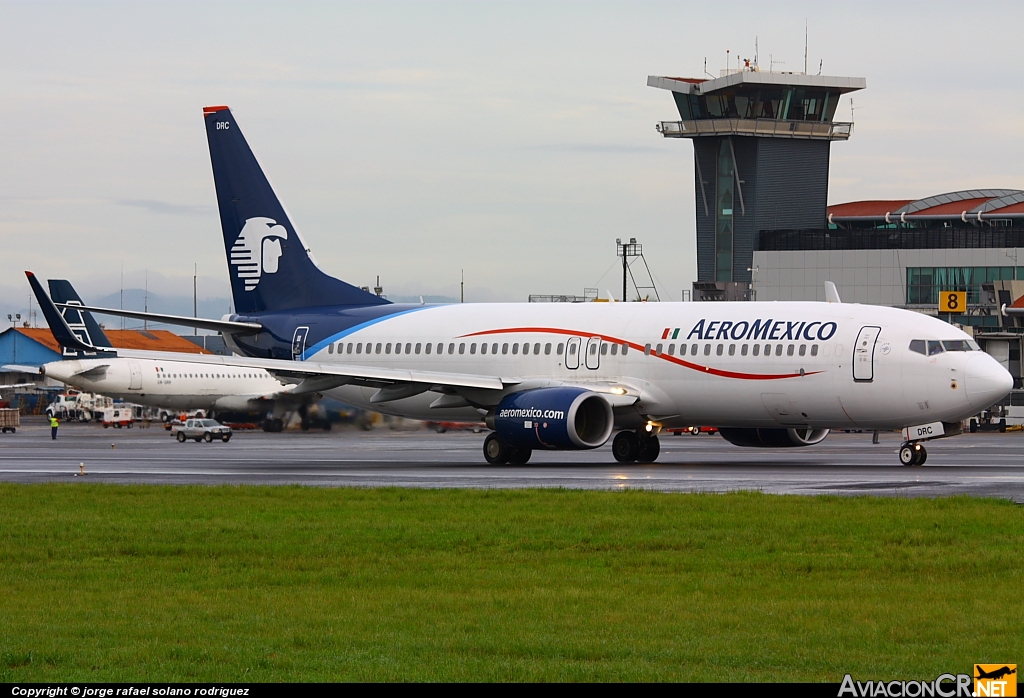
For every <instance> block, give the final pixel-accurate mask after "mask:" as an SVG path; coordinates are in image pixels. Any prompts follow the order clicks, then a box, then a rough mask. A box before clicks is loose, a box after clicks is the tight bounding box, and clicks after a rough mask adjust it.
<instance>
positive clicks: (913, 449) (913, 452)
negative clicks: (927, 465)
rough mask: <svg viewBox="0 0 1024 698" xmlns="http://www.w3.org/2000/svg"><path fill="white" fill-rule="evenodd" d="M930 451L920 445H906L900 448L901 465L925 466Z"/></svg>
mask: <svg viewBox="0 0 1024 698" xmlns="http://www.w3.org/2000/svg"><path fill="white" fill-rule="evenodd" d="M926 460H928V451H926V450H925V448H924V446H922V445H921V444H919V443H905V444H903V445H902V446H900V463H902V464H903V465H909V466H914V465H924V462H925V461H926Z"/></svg>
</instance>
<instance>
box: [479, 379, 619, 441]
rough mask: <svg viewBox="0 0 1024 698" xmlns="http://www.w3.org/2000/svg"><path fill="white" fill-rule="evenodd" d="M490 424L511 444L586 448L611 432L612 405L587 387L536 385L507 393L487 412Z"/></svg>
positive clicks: (612, 419) (613, 422)
mask: <svg viewBox="0 0 1024 698" xmlns="http://www.w3.org/2000/svg"><path fill="white" fill-rule="evenodd" d="M486 421H487V426H489V427H490V428H491V429H494V431H496V432H497V433H498V436H500V437H501V439H502V440H503V441H505V442H507V443H508V444H510V445H512V446H518V447H524V448H531V449H534V448H543V449H558V450H565V449H583V448H597V447H598V446H602V445H604V443H605V442H606V441H607V440H608V437H609V436H611V434H612V428H613V427H614V426H615V417H614V415H613V414H612V406H611V403H609V402H608V401H607V400H605V399H604V398H603V397H601V396H600V395H599V394H597V393H595V392H593V391H591V390H586V389H584V388H537V389H535V390H524V391H523V392H520V393H512V394H511V395H506V396H505V397H504V399H502V401H501V402H500V403H498V406H497V407H496V408H495V409H494V411H492V412H491V413H490V414H488V415H487V420H486Z"/></svg>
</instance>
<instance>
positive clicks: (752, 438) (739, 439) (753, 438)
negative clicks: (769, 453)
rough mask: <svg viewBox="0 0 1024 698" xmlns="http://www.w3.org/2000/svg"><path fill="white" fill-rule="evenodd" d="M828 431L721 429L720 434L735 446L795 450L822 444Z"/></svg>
mask: <svg viewBox="0 0 1024 698" xmlns="http://www.w3.org/2000/svg"><path fill="white" fill-rule="evenodd" d="M828 431H829V430H828V429H731V428H727V427H723V428H720V429H719V430H718V433H720V434H721V435H722V438H724V439H725V440H726V441H728V442H729V443H731V444H733V445H735V446H751V447H755V448H793V447H794V446H813V445H814V444H820V443H821V442H822V441H824V440H825V437H826V436H828Z"/></svg>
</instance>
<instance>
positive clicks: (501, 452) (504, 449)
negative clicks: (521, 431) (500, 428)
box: [484, 431, 512, 465]
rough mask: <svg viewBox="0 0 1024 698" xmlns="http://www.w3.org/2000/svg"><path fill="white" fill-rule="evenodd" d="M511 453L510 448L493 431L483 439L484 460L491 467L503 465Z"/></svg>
mask: <svg viewBox="0 0 1024 698" xmlns="http://www.w3.org/2000/svg"><path fill="white" fill-rule="evenodd" d="M511 452H512V448H511V447H510V446H509V445H508V444H506V443H505V442H504V441H502V440H501V439H499V438H498V435H497V434H495V433H494V432H493V431H492V432H491V433H490V434H488V435H487V438H486V439H484V459H485V460H486V461H487V462H488V463H490V464H491V465H505V463H508V458H509V456H510V455H512V453H511Z"/></svg>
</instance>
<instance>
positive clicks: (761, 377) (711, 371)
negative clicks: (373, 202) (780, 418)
mask: <svg viewBox="0 0 1024 698" xmlns="http://www.w3.org/2000/svg"><path fill="white" fill-rule="evenodd" d="M516 332H535V333H539V334H563V335H567V336H572V337H580V338H581V339H582V338H584V337H586V338H591V337H600V338H601V339H602V340H603V341H605V342H612V343H614V344H626V345H628V346H629V348H630V349H635V350H636V351H643V350H644V347H643V345H641V344H634V343H633V342H630V341H627V340H624V339H620V338H618V337H612V336H611V335H606V334H594V333H589V332H578V331H576V330H563V329H559V328H557V327H508V328H505V329H500V330H484V331H483V332H471V333H470V334H464V335H461V336H460V337H459V339H464V338H466V337H480V336H483V335H487V334H512V333H516ZM650 356H653V357H655V358H658V359H663V360H664V361H668V362H669V363H673V364H676V365H677V366H682V367H684V368H688V369H691V370H693V371H700V372H701V373H706V374H708V375H711V376H719V377H721V378H738V379H740V380H748V381H771V380H779V379H780V378H800V377H801V376H813V375H814V374H816V373H823V371H806V372H804V373H740V372H738V371H725V370H723V369H720V368H711V367H710V366H701V365H700V364H694V363H690V362H689V361H684V360H683V359H680V358H679V357H677V356H667V355H665V354H661V355H660V356H658V355H656V354H654V353H653V352H652V353H651V354H650Z"/></svg>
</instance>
